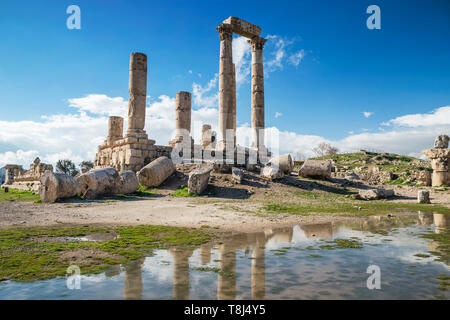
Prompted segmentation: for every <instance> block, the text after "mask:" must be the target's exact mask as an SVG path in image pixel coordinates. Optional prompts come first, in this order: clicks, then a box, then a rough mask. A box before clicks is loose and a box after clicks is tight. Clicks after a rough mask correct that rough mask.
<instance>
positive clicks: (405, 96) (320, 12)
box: [0, 0, 450, 164]
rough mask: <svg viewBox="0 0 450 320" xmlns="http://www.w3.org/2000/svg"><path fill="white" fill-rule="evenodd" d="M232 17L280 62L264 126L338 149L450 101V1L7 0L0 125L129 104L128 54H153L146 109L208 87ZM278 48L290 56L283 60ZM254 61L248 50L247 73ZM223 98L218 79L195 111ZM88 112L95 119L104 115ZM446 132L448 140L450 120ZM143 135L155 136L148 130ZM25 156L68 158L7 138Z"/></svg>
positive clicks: (244, 119) (241, 101) (243, 93)
mask: <svg viewBox="0 0 450 320" xmlns="http://www.w3.org/2000/svg"><path fill="white" fill-rule="evenodd" d="M71 4H76V5H78V6H79V7H80V9H81V30H69V29H67V28H66V19H67V17H68V16H69V15H68V14H66V8H67V7H68V6H69V5H71ZM371 4H376V5H378V6H379V7H380V9H381V30H369V29H368V28H367V27H366V19H367V18H368V17H369V14H367V13H366V8H367V7H368V6H369V5H371ZM255 8H256V9H255ZM229 16H237V17H240V18H242V19H244V20H247V21H249V22H251V23H254V24H256V25H259V26H260V27H261V28H262V36H264V37H269V38H270V39H271V41H268V43H267V44H266V47H265V53H264V59H265V62H266V63H269V62H270V61H273V64H272V65H271V66H272V67H268V66H266V72H267V73H266V80H265V98H266V126H268V127H276V128H278V129H279V130H280V131H285V132H292V133H296V134H298V135H306V136H314V137H321V138H323V139H325V140H329V141H336V142H337V144H339V143H338V142H339V141H341V142H342V140H344V139H347V138H348V137H349V135H357V134H359V133H361V134H363V133H373V134H378V133H379V132H380V130H379V128H380V126H381V127H382V129H383V130H384V131H385V130H386V128H384V127H383V126H382V125H381V124H382V123H386V122H388V121H390V120H393V119H397V118H399V117H404V116H407V115H413V114H419V115H423V116H426V115H427V114H428V115H430V113H433V112H435V111H436V109H438V108H441V107H444V106H449V105H450V59H449V58H450V55H449V52H450V41H449V39H450V2H449V1H446V0H441V1H439V0H436V1H400V0H396V1H380V0H375V1H374V0H371V1H364V0H346V1H338V0H334V1H231V0H229V1H170V2H167V1H115V0H108V1H106V0H105V1H103V0H89V1H78V0H72V1H61V0H58V1H56V0H55V1H20V2H19V1H3V2H2V3H1V4H0V34H1V38H0V39H1V42H0V43H1V50H0V97H1V100H0V114H1V117H0V121H3V122H4V123H3V124H6V127H9V126H14V125H17V126H18V125H21V126H23V125H30V126H40V125H41V123H42V122H46V121H49V120H48V119H47V120H45V119H43V118H42V116H47V117H52V116H55V115H66V116H70V115H74V114H75V115H77V114H79V112H80V110H82V109H83V107H80V105H79V104H77V103H75V104H74V103H72V104H71V103H69V99H77V98H82V97H86V96H88V95H105V96H107V97H109V98H117V97H122V98H123V99H124V101H126V100H127V99H128V63H129V60H128V59H129V54H130V53H131V52H134V51H139V52H144V53H146V54H147V55H148V61H149V75H148V77H149V78H148V95H149V96H150V99H149V103H150V104H151V103H154V102H158V101H162V100H161V99H159V97H160V96H162V95H164V96H167V97H169V98H173V97H174V96H175V94H176V92H177V91H181V90H183V91H191V92H192V91H193V86H195V85H197V88H206V87H207V85H208V83H209V82H210V81H211V80H214V79H215V74H216V73H217V72H218V69H219V37H218V33H217V31H216V30H215V27H216V26H217V25H218V24H220V23H221V21H223V20H224V19H226V18H227V17H229ZM235 42H236V41H235ZM241 43H244V42H241ZM280 47H281V49H280ZM280 52H282V54H283V58H282V59H281V60H280V61H276V54H277V53H278V54H280ZM298 53H301V55H302V59H301V60H300V61H299V63H298V65H295V64H294V63H292V60H290V57H291V56H293V55H295V54H298ZM248 58H249V56H248V52H247V55H246V56H244V58H243V60H242V61H243V62H242V63H243V68H244V69H243V70H244V71H245V63H246V62H247V64H248ZM246 59H247V60H246ZM271 69H273V70H271ZM244 71H243V79H242V81H241V82H240V83H239V88H238V101H237V119H238V125H239V124H240V125H243V124H245V123H249V122H250V114H251V113H250V83H249V80H250V75H249V74H245V72H244ZM216 92H217V82H216V83H215V86H211V88H210V90H207V91H205V94H204V95H205V96H204V97H199V98H198V100H195V99H194V100H195V101H197V102H198V103H197V104H196V103H195V102H194V105H193V108H194V110H195V109H196V110H199V109H201V108H202V107H210V108H214V107H217V105H214V103H210V104H208V103H206V102H202V101H203V100H202V98H204V99H206V98H207V96H208V97H210V98H211V97H213V96H214V94H216ZM167 101H169V100H167ZM213 101H214V99H213ZM86 103H90V102H86ZM205 103H206V104H205ZM70 105H72V106H70ZM122 105H123V104H122ZM105 106H107V104H105ZM84 110H85V111H86V110H87V111H88V116H90V117H91V118H92V117H95V116H104V115H105V114H106V113H105V112H103V111H102V112H103V113H101V112H100V114H99V113H96V112H90V111H93V110H94V109H93V108H90V107H85V108H84ZM125 111H126V110H125ZM444 111H447V110H444ZM363 112H370V113H371V115H370V116H369V117H366V116H364V114H363ZM277 113H278V116H277V117H275V114H277ZM444 114H445V116H447V114H448V113H447V112H446V113H444ZM91 118H89V119H91ZM24 120H26V121H29V123H28V124H26V123H23V121H24ZM449 121H450V120H449ZM394 122H395V121H394ZM439 125H441V126H442V125H443V126H444V128H443V129H442V130H444V131H445V130H446V132H444V133H448V131H449V130H448V128H449V127H450V122H449V123H447V122H446V121H444V122H442V121H441V122H439ZM447 125H448V126H447ZM44 127H45V126H44ZM407 127H409V128H411V127H415V128H416V127H417V125H413V126H412V125H411V123H409V124H408V125H407ZM446 128H447V129H446ZM146 129H147V131H148V133H149V136H150V137H152V128H151V123H150V124H149V123H147V128H146ZM388 129H389V130H391V131H392V130H395V129H394V128H391V127H390V128H388ZM427 130H428V131H427V132H429V128H427ZM442 130H441V131H442ZM32 132H34V131H32ZM104 133H106V132H104ZM430 134H431V133H430ZM433 134H434V133H433ZM155 135H158V134H157V133H156V132H155ZM103 136H104V134H103ZM103 138H104V137H103ZM103 138H102V139H103ZM94 140H95V139H94ZM100 140H101V139H100V138H97V139H96V140H95V142H97V141H100ZM314 141H316V140H314ZM369 141H370V139H369ZM432 142H433V141H430V142H429V144H430V146H431V145H432ZM157 143H160V144H166V141H157ZM301 147H302V146H301V145H299V148H301ZM355 147H356V145H355ZM420 147H422V146H420ZM55 148H56V147H55ZM415 148H416V149H417V150H416V149H414V150H413V149H411V150H405V151H403V150H401V152H403V153H414V154H418V153H420V150H418V148H419V146H417V147H415ZM18 150H22V151H24V152H27V151H31V150H34V151H36V152H35V153H42V152H44V153H45V152H48V153H49V154H51V153H53V154H55V153H61V152H63V153H64V152H65V151H64V150H63V148H61V150H59V151H58V150H57V148H56V149H55V150H42V151H41V150H40V149H39V147H38V146H34V145H33V144H32V143H31V142H30V141H26V139H25V138H23V137H20V136H17V135H16V136H11V135H10V136H7V135H4V136H3V137H2V136H1V134H0V156H1V155H2V154H4V155H5V154H6V152H14V153H16V154H17V151H18ZM80 150H81V149H80ZM289 151H290V150H289ZM79 152H81V153H83V152H85V153H84V154H76V153H73V154H72V155H73V156H76V157H80V158H84V157H91V156H92V154H93V152H94V153H95V150H93V151H92V150H90V149H89V150H86V151H79ZM292 152H295V150H292ZM401 152H399V153H401ZM52 159H53V158H52ZM5 161H6V160H5ZM0 164H1V159H0Z"/></svg>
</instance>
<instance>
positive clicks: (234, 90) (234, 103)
mask: <svg viewBox="0 0 450 320" xmlns="http://www.w3.org/2000/svg"><path fill="white" fill-rule="evenodd" d="M232 85H233V131H234V133H233V137H234V145H236V66H235V64H234V63H233V80H232Z"/></svg>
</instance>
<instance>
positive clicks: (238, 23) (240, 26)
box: [223, 17, 261, 38]
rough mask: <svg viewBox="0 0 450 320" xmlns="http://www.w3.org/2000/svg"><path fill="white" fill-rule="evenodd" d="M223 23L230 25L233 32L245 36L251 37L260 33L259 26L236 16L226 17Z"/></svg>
mask: <svg viewBox="0 0 450 320" xmlns="http://www.w3.org/2000/svg"><path fill="white" fill-rule="evenodd" d="M223 24H224V25H228V26H230V27H231V29H232V31H233V32H234V33H236V34H238V35H240V36H243V37H246V38H253V37H255V36H259V35H260V34H261V28H260V27H258V26H257V25H254V24H251V23H249V22H247V21H244V20H242V19H240V18H237V17H228V18H227V19H226V20H224V21H223Z"/></svg>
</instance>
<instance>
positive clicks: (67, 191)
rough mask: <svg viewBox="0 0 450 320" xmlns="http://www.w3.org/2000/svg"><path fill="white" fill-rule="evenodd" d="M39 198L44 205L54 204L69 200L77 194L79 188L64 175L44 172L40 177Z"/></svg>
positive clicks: (73, 180)
mask: <svg viewBox="0 0 450 320" xmlns="http://www.w3.org/2000/svg"><path fill="white" fill-rule="evenodd" d="M40 182H41V185H40V187H39V197H40V198H41V201H42V202H44V203H50V202H55V201H56V200H58V199H62V198H71V197H74V196H76V195H77V194H78V192H79V191H80V187H79V184H78V181H77V180H76V179H75V178H74V177H72V176H69V175H67V174H64V173H53V172H52V171H50V170H47V171H45V173H44V174H43V176H42V177H41V181H40Z"/></svg>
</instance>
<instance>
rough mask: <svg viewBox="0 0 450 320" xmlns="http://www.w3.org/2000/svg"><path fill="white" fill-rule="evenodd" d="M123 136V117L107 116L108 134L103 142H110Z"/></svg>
mask: <svg viewBox="0 0 450 320" xmlns="http://www.w3.org/2000/svg"><path fill="white" fill-rule="evenodd" d="M122 138H123V118H122V117H109V119H108V136H107V137H106V141H105V143H107V144H112V143H113V142H114V141H117V140H119V139H122Z"/></svg>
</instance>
